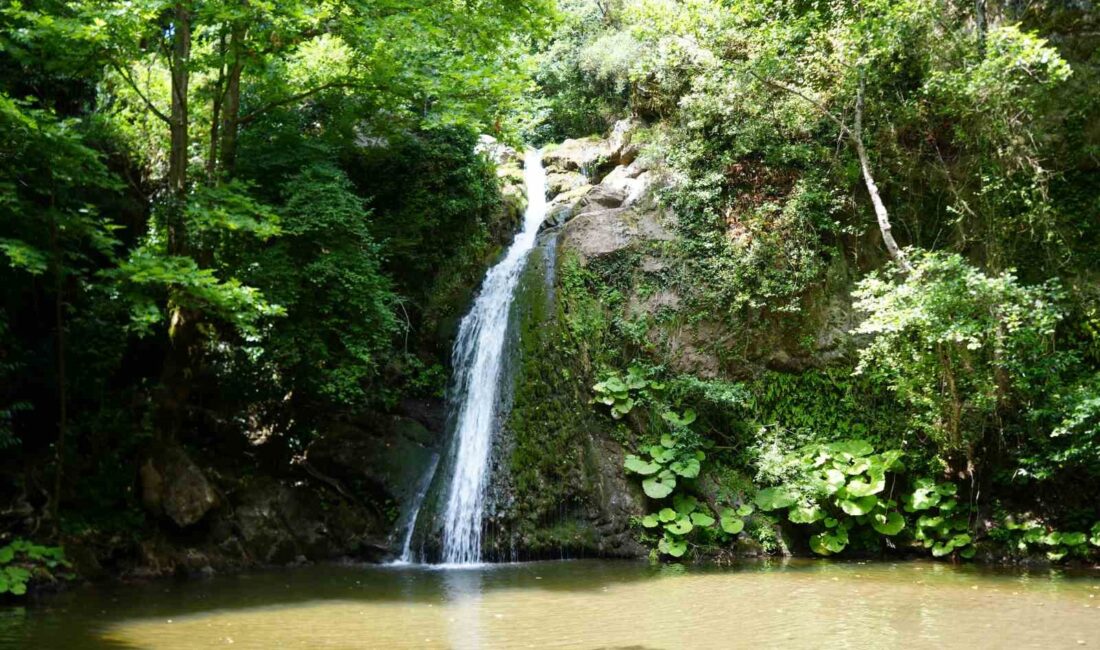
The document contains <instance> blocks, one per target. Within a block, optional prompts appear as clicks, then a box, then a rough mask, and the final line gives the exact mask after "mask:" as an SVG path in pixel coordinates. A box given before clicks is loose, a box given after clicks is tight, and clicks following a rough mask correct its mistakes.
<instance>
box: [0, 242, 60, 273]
mask: <svg viewBox="0 0 1100 650" xmlns="http://www.w3.org/2000/svg"><path fill="white" fill-rule="evenodd" d="M0 251H2V252H3V253H4V254H5V255H7V256H8V262H10V263H11V266H12V268H16V269H22V270H24V271H26V272H27V273H30V274H31V275H41V274H43V273H45V272H46V268H47V266H48V260H49V258H48V257H47V255H46V253H44V252H42V251H41V250H39V249H37V248H35V247H34V246H31V245H30V244H28V243H26V242H24V241H20V240H18V239H0Z"/></svg>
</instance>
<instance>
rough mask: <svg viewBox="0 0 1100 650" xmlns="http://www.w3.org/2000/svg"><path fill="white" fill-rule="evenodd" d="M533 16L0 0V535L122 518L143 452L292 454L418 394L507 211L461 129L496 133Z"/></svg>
mask: <svg viewBox="0 0 1100 650" xmlns="http://www.w3.org/2000/svg"><path fill="white" fill-rule="evenodd" d="M547 15H548V14H547V7H545V6H543V5H542V4H541V3H538V2H536V3H532V2H524V3H520V2H511V1H510V0H505V1H503V2H479V3H476V6H473V4H470V5H469V6H467V5H466V4H465V3H453V2H449V1H448V2H411V3H410V2H401V1H394V2H389V1H385V2H362V3H359V2H353V3H329V2H300V3H299V2H295V3H282V2H280V3H259V4H257V3H248V2H232V1H231V2H206V1H197V2H190V1H188V2H159V1H150V2H138V3H132V2H126V3H118V2H42V3H37V2H36V3H18V2H14V3H12V2H8V3H4V5H3V8H2V9H0V80H2V81H0V143H2V144H0V159H2V161H3V162H2V165H0V168H2V171H0V192H2V200H0V251H2V253H3V255H2V256H0V257H2V258H3V261H4V264H3V265H2V268H0V274H2V284H3V289H2V290H0V291H2V297H0V449H3V460H4V463H3V465H4V469H3V479H2V483H3V485H2V487H0V490H2V492H3V499H4V501H5V503H7V504H10V505H11V507H10V508H9V507H8V506H5V512H6V515H5V516H6V517H7V519H5V521H4V523H3V530H4V531H6V532H5V533H4V534H5V535H7V534H11V533H22V534H28V535H35V536H36V537H38V538H43V539H46V538H53V539H56V538H57V537H58V536H59V535H60V536H62V537H65V538H68V539H70V540H73V539H78V538H80V536H82V535H84V534H94V533H96V532H106V533H107V534H117V533H120V532H121V533H123V534H124V535H126V536H132V535H137V536H139V537H140V536H142V535H144V533H143V531H144V530H147V527H148V526H149V524H150V523H151V522H150V520H149V518H148V517H147V515H146V514H145V513H144V512H143V510H142V508H141V505H140V503H139V499H138V495H137V494H136V493H135V490H134V486H135V476H136V474H135V472H136V470H137V467H138V466H139V465H140V463H141V462H142V461H141V459H142V458H145V457H148V455H149V454H152V453H155V450H156V449H157V448H162V447H166V446H175V445H179V444H184V445H188V446H192V447H204V448H207V449H208V450H209V451H210V452H211V453H212V454H214V455H215V456H217V457H220V458H222V459H223V460H224V461H225V463H226V466H227V467H228V468H230V471H232V472H234V473H242V474H248V473H251V472H254V471H257V465H262V464H263V463H267V464H268V465H272V467H273V468H274V471H276V472H284V473H286V472H293V471H295V470H294V469H293V467H292V465H293V454H294V453H295V452H296V450H300V449H302V448H303V447H304V446H305V445H307V444H308V443H309V441H310V439H311V437H312V436H313V435H314V433H315V432H316V430H317V429H318V428H319V427H321V426H322V423H323V421H329V420H333V419H336V418H339V417H351V416H354V415H355V414H361V413H369V412H372V411H385V410H387V409H391V408H393V407H394V406H395V404H396V403H397V402H398V401H399V400H401V399H402V398H405V397H410V396H413V397H415V396H420V395H428V396H435V395H437V394H438V393H440V392H441V391H442V386H443V381H444V379H445V376H446V373H445V371H444V370H443V368H442V364H443V363H445V361H446V359H447V353H448V351H449V350H448V345H447V336H448V334H447V333H446V332H443V333H442V334H440V333H438V330H440V328H443V329H445V326H441V325H439V322H440V321H446V320H447V319H450V320H453V319H454V318H455V317H456V316H457V315H458V314H459V313H461V310H462V309H464V303H465V301H466V299H467V297H468V295H469V293H470V291H471V290H472V289H473V287H474V286H475V285H476V282H477V279H478V278H479V277H480V274H481V272H482V269H483V268H484V264H485V263H486V261H487V260H489V259H491V258H492V256H493V254H494V251H495V250H497V248H498V247H499V245H500V244H501V243H502V241H503V237H504V236H505V235H507V233H508V231H509V230H510V228H511V226H510V225H509V224H503V225H502V224H500V223H499V221H500V220H501V218H502V214H503V210H502V207H501V199H500V193H499V188H498V186H497V180H496V176H495V172H494V169H493V166H492V164H491V163H490V162H489V160H488V159H487V158H486V157H485V156H483V155H480V154H478V153H476V152H475V145H476V144H477V136H478V134H479V133H482V132H493V133H494V134H495V135H496V136H497V137H502V138H512V139H514V138H515V133H516V127H515V125H514V124H513V123H512V122H511V121H510V120H513V119H514V118H515V116H516V115H517V113H516V111H515V110H513V109H514V107H515V105H516V104H517V102H520V101H522V100H523V94H522V91H523V90H524V89H525V88H526V83H527V73H526V66H527V64H526V58H525V56H524V51H525V50H526V49H527V48H528V47H529V45H528V43H529V42H530V40H529V39H530V37H532V36H534V35H537V34H538V33H540V32H541V31H542V30H543V28H544V25H545V19H546V17H547ZM243 437H247V438H248V439H251V440H252V441H253V443H259V442H262V441H266V440H272V441H274V443H273V444H271V445H266V447H265V448H274V449H269V450H268V451H265V452H263V453H261V454H259V455H257V454H253V453H251V452H246V451H242V449H241V446H240V444H239V442H236V441H239V440H241V439H242V438H243ZM272 467H268V470H271V469H272Z"/></svg>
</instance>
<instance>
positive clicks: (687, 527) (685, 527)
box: [665, 515, 694, 535]
mask: <svg viewBox="0 0 1100 650" xmlns="http://www.w3.org/2000/svg"><path fill="white" fill-rule="evenodd" d="M692 528H694V526H693V525H692V523H691V519H690V518H688V517H687V516H686V515H680V516H679V517H677V518H676V521H673V522H671V523H668V524H665V530H667V531H668V532H670V533H674V534H676V535H687V534H688V533H690V532H691V530H692Z"/></svg>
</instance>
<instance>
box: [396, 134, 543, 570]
mask: <svg viewBox="0 0 1100 650" xmlns="http://www.w3.org/2000/svg"><path fill="white" fill-rule="evenodd" d="M524 181H525V183H526V187H527V211H526V213H525V214H524V218H523V230H521V231H520V233H519V234H518V235H516V238H515V241H513V242H512V245H511V246H510V247H509V248H508V251H507V252H506V253H505V255H504V259H502V260H501V261H500V262H499V263H497V265H496V266H494V267H493V268H491V269H489V272H488V273H487V274H486V275H485V280H484V282H483V283H482V285H481V291H480V292H479V293H478V296H477V299H476V300H475V301H474V305H473V307H472V308H471V309H470V312H469V313H468V314H467V315H466V316H465V318H463V319H462V323H461V324H460V325H459V328H458V338H457V339H456V340H455V345H454V350H453V352H452V356H451V361H452V365H453V366H454V373H455V375H454V381H453V382H452V391H453V392H452V398H451V403H452V406H451V408H452V409H454V411H453V419H452V420H451V421H452V422H453V423H454V424H453V427H454V429H453V430H454V434H453V435H454V439H453V442H452V444H451V450H452V454H453V458H452V459H449V462H450V463H451V467H452V470H453V471H452V474H451V484H450V486H449V489H448V491H447V493H446V494H447V496H446V502H445V504H444V510H443V562H444V563H446V564H473V563H478V562H480V561H481V530H482V517H483V515H484V511H485V497H486V490H487V487H488V483H489V456H490V452H491V450H492V443H493V436H494V434H495V433H496V426H497V416H498V411H499V406H500V393H501V391H500V387H501V381H502V368H503V365H504V361H503V360H504V353H505V350H504V346H505V343H506V340H507V338H506V337H507V332H508V318H509V312H510V311H511V306H512V299H513V295H514V293H515V290H516V285H517V284H518V283H519V278H520V275H521V274H522V272H523V267H524V265H525V263H526V262H527V257H528V254H529V253H530V252H531V249H532V248H534V246H535V239H536V237H537V235H538V231H539V226H541V225H542V222H543V219H544V218H545V217H546V172H545V170H543V168H542V156H541V154H540V153H539V152H538V151H533V150H532V151H528V152H527V153H526V155H525V158H524ZM414 520H415V515H414ZM411 526H415V521H414V522H412V523H411V524H410V533H409V534H408V535H407V536H406V542H405V549H404V552H403V553H402V559H405V560H409V559H411V557H412V553H411V549H410V548H409V546H410V544H411V542H412V534H411Z"/></svg>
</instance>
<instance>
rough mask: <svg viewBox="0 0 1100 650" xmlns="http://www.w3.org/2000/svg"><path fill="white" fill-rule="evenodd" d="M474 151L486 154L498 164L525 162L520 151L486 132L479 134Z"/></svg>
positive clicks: (520, 163)
mask: <svg viewBox="0 0 1100 650" xmlns="http://www.w3.org/2000/svg"><path fill="white" fill-rule="evenodd" d="M474 151H475V152H477V153H480V154H484V155H485V156H486V157H487V158H489V160H492V161H493V163H495V164H497V165H505V164H509V163H513V164H516V165H522V164H523V156H521V155H520V154H519V152H518V151H516V150H515V149H513V148H512V147H509V146H508V145H506V144H504V143H502V142H500V141H498V140H497V139H496V138H494V137H493V136H491V135H487V134H484V133H483V134H481V135H480V136H478V138H477V144H476V145H475V146H474Z"/></svg>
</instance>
